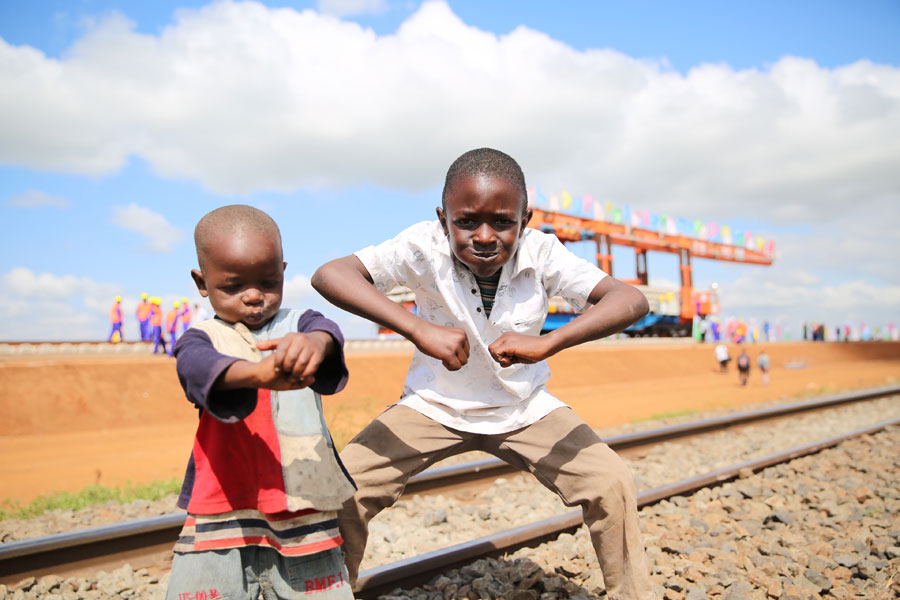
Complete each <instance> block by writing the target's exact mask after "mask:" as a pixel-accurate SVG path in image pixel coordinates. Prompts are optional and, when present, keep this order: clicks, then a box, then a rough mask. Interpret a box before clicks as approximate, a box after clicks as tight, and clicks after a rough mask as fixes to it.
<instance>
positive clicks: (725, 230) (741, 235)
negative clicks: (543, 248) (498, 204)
mask: <svg viewBox="0 0 900 600" xmlns="http://www.w3.org/2000/svg"><path fill="white" fill-rule="evenodd" d="M528 204H529V206H533V207H535V208H542V209H544V210H549V211H553V212H562V213H566V214H570V215H573V216H576V217H581V218H583V219H591V220H594V221H607V222H610V223H613V224H615V225H625V226H626V227H635V228H639V229H647V230H650V231H656V232H659V233H661V234H667V235H686V236H689V237H693V238H697V239H701V240H707V241H711V242H718V243H721V244H727V245H734V246H739V247H741V248H746V249H747V250H752V251H755V252H762V253H763V254H767V255H769V256H771V255H774V254H775V243H774V242H773V241H772V240H769V239H766V238H764V237H763V236H761V235H759V234H756V233H753V232H751V231H747V230H735V229H732V228H731V227H729V226H728V225H722V224H721V223H714V222H711V221H710V222H704V221H702V220H700V219H693V220H687V219H684V218H681V217H672V216H670V215H660V214H655V213H651V212H650V211H648V210H647V209H632V208H631V207H630V206H629V205H627V204H626V205H624V206H615V205H614V204H613V203H612V202H610V201H609V200H606V201H602V200H599V199H597V198H594V197H593V196H591V195H589V194H585V195H584V196H581V197H579V196H573V195H572V194H571V193H570V192H569V191H567V190H561V191H560V192H559V193H558V194H556V193H553V194H550V196H549V197H548V196H547V195H546V194H544V193H543V192H542V191H541V189H540V188H529V189H528Z"/></svg>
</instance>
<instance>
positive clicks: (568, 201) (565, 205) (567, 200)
mask: <svg viewBox="0 0 900 600" xmlns="http://www.w3.org/2000/svg"><path fill="white" fill-rule="evenodd" d="M561 196H562V209H563V210H569V209H571V208H572V194H570V193H569V192H567V191H566V190H563V191H562V194H561Z"/></svg>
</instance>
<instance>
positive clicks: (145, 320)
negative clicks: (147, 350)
mask: <svg viewBox="0 0 900 600" xmlns="http://www.w3.org/2000/svg"><path fill="white" fill-rule="evenodd" d="M152 306H153V305H152V304H150V301H149V300H148V299H147V292H143V293H142V294H141V301H140V302H138V305H137V320H138V324H139V325H140V327H141V341H142V342H146V341H149V340H150V310H151V308H152Z"/></svg>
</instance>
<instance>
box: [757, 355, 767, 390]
mask: <svg viewBox="0 0 900 600" xmlns="http://www.w3.org/2000/svg"><path fill="white" fill-rule="evenodd" d="M756 365H757V366H758V367H759V372H760V373H762V380H763V385H769V355H768V354H766V351H765V350H763V351H762V352H760V353H759V356H758V357H756Z"/></svg>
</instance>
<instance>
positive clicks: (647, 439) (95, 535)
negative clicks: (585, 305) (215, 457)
mask: <svg viewBox="0 0 900 600" xmlns="http://www.w3.org/2000/svg"><path fill="white" fill-rule="evenodd" d="M898 393H900V386H887V387H881V388H874V389H868V390H861V391H857V392H848V393H844V394H838V395H834V396H828V397H825V398H821V399H816V400H807V401H803V402H796V403H792V404H787V405H780V406H774V407H769V408H765V409H761V410H754V411H747V412H742V413H735V414H732V415H724V416H722V417H716V418H712V419H705V420H701V421H696V422H691V423H683V424H679V425H671V426H666V427H662V428H658V429H652V430H647V431H643V432H636V433H630V434H625V435H620V436H614V437H610V438H607V439H606V440H605V441H606V442H607V444H608V445H609V446H610V447H611V448H613V449H614V450H616V451H621V450H624V449H627V448H633V447H636V446H640V445H650V444H655V443H660V442H663V441H667V440H671V439H676V438H679V437H685V436H689V435H697V434H698V433H705V432H710V431H713V430H719V429H724V428H727V427H731V426H734V425H740V424H745V423H750V422H753V421H758V420H764V419H769V418H776V417H781V416H786V415H789V414H793V413H798V412H804V411H811V410H818V409H824V408H830V407H833V406H838V405H840V404H846V403H850V402H857V401H864V400H871V399H874V398H879V397H883V396H890V395H894V394H898ZM511 471H516V469H514V468H513V467H511V466H509V465H508V464H507V463H504V462H503V461H501V460H499V459H495V458H490V459H485V460H479V461H473V462H468V463H462V464H458V465H450V466H446V467H435V468H431V469H428V470H427V471H425V472H423V473H420V474H418V475H416V476H414V477H411V478H410V480H409V482H408V484H407V487H406V490H405V491H404V494H415V493H421V492H423V491H427V490H428V489H433V488H435V487H446V486H449V485H454V484H455V485H460V484H461V483H463V482H466V481H471V480H472V479H473V478H475V477H481V478H483V477H485V474H487V475H488V476H490V477H493V476H497V475H500V474H502V473H505V472H511ZM673 485H674V484H673ZM651 491H653V490H651ZM646 493H649V492H645V494H646ZM184 520H185V514H184V513H183V512H177V513H169V514H166V515H160V516H157V517H149V518H144V519H137V520H133V521H127V522H123V523H116V524H113V525H104V526H99V527H92V528H87V529H81V530H77V531H71V532H66V533H60V534H53V535H48V536H41V537H36V538H31V539H27V540H18V541H14V542H8V543H5V544H0V583H9V582H14V579H15V577H17V576H22V575H23V574H25V573H36V572H37V573H49V572H56V573H57V574H61V573H60V572H59V569H60V568H63V567H64V568H65V569H66V572H75V571H77V570H78V569H83V568H85V567H88V566H94V567H96V566H97V565H101V566H103V565H106V564H107V563H111V562H113V560H115V561H116V562H119V558H120V557H122V556H125V555H137V554H138V553H140V552H141V551H142V549H144V548H148V547H158V548H160V549H161V550H165V549H166V548H168V549H169V550H170V549H171V545H172V544H174V542H175V540H176V539H177V537H178V533H179V532H180V530H181V527H182V525H183V524H184ZM579 522H580V521H579ZM112 553H114V554H115V557H116V558H115V559H112V558H111V557H110V554H112ZM53 569H56V571H52V570H53Z"/></svg>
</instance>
